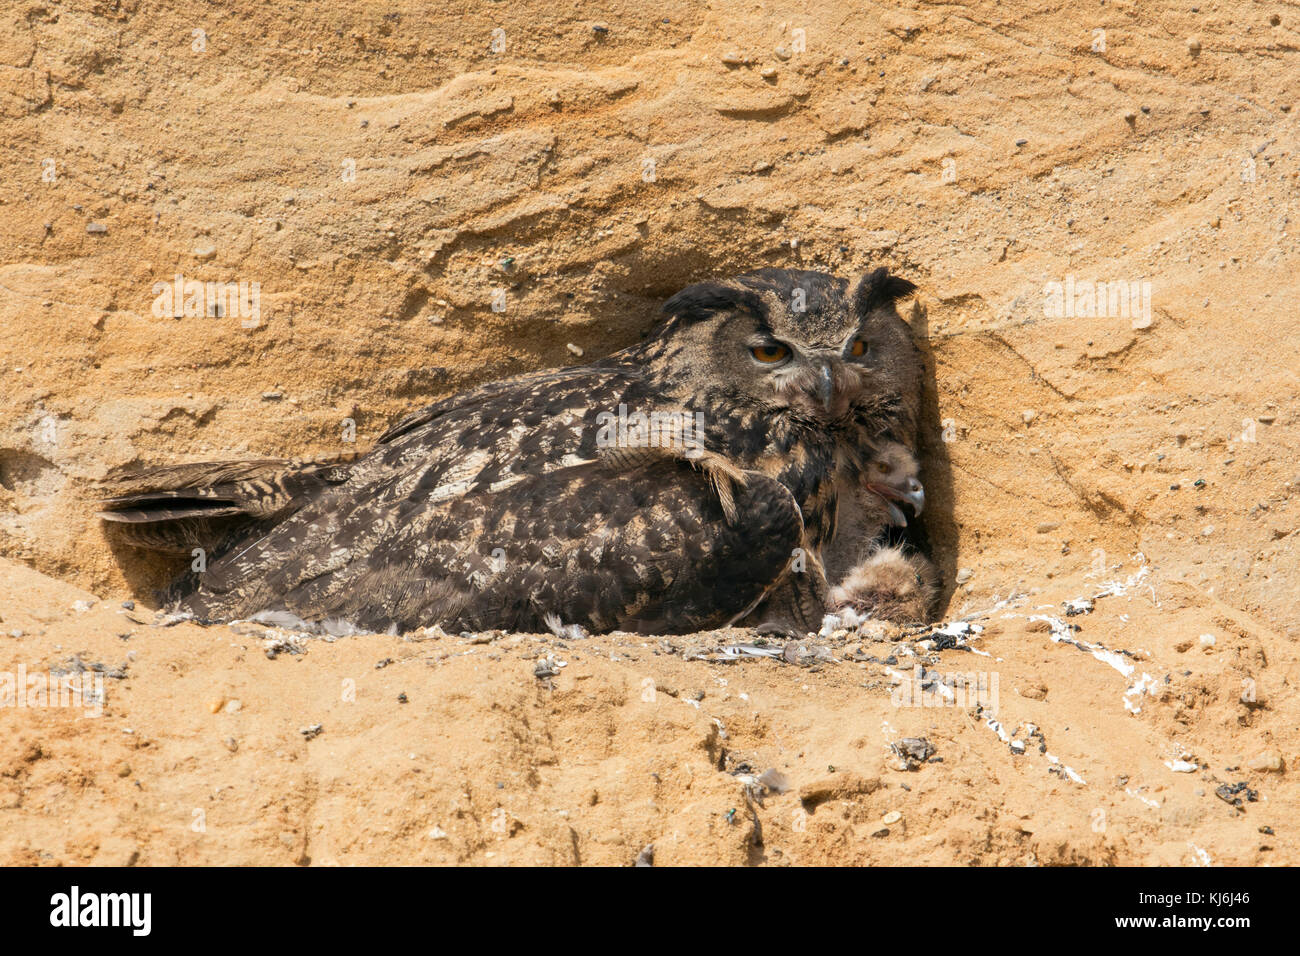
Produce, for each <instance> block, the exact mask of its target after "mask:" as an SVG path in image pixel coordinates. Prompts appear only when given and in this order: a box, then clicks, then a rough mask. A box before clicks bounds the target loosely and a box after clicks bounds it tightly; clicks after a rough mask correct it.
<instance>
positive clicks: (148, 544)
mask: <svg viewBox="0 0 1300 956" xmlns="http://www.w3.org/2000/svg"><path fill="white" fill-rule="evenodd" d="M358 457H359V456H358V455H357V454H349V455H344V456H339V457H335V458H329V459H316V460H302V459H284V458H262V459H255V460H249V461H222V462H194V463H192V464H182V465H166V466H163V467H161V468H150V469H140V470H135V469H123V470H119V471H117V472H116V473H111V474H110V475H109V476H108V477H107V478H106V479H105V481H104V483H103V486H102V490H103V491H105V492H107V493H108V495H107V496H106V497H104V498H101V499H100V500H99V504H100V505H101V507H102V509H103V510H101V511H100V512H99V517H100V518H102V519H104V520H105V521H108V522H112V523H113V524H114V525H116V526H118V530H119V532H120V534H121V537H122V538H123V539H124V540H125V541H126V543H128V544H132V545H135V546H137V547H142V548H147V549H149V550H153V551H173V552H187V551H189V550H190V549H191V548H194V547H206V546H209V545H211V544H213V543H215V541H216V539H219V538H221V537H222V536H224V535H225V534H228V533H229V532H230V531H231V530H233V529H234V528H235V527H239V526H242V525H245V524H248V523H250V522H253V521H260V520H264V519H268V518H281V517H284V516H285V515H288V514H290V513H292V512H294V511H297V510H298V509H299V508H301V507H302V506H303V505H304V504H305V503H306V502H307V501H310V500H311V499H312V498H314V497H315V496H316V495H317V494H319V493H320V492H321V491H322V490H324V489H325V488H328V487H329V486H331V485H336V484H340V483H342V482H344V481H346V480H347V478H348V474H349V472H350V466H351V463H352V462H353V461H355V460H356V459H357V458H358Z"/></svg>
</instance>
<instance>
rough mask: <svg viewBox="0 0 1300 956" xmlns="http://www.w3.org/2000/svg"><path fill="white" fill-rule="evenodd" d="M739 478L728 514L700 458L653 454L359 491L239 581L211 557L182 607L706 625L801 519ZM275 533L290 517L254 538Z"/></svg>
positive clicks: (775, 570) (657, 628)
mask: <svg viewBox="0 0 1300 956" xmlns="http://www.w3.org/2000/svg"><path fill="white" fill-rule="evenodd" d="M739 481H740V482H743V484H740V483H735V484H733V487H732V488H731V489H730V496H731V497H730V504H731V510H732V514H733V515H734V519H733V520H728V517H727V510H728V508H727V505H726V504H724V499H723V498H722V497H721V496H719V494H718V493H717V491H716V486H715V479H714V478H713V477H712V476H710V475H709V474H708V473H707V471H706V470H704V469H701V468H697V467H696V465H695V464H694V463H692V462H689V461H687V460H684V459H677V458H670V457H663V456H660V457H658V458H657V459H655V460H647V461H637V462H634V463H623V462H611V461H608V460H606V459H604V458H598V459H596V460H593V461H590V462H584V463H582V464H577V465H571V466H568V467H564V468H560V469H557V470H554V471H547V472H543V473H538V474H534V475H529V476H527V477H526V478H525V479H524V480H522V481H520V482H518V483H516V484H513V485H511V486H510V487H509V488H500V489H495V490H494V489H491V488H479V489H477V490H474V491H470V492H468V493H465V494H462V495H459V496H457V497H455V498H454V499H445V500H442V501H438V502H431V501H430V500H429V498H428V497H427V496H425V495H424V494H422V493H420V492H419V491H417V492H415V493H413V494H411V495H408V496H406V497H405V498H403V499H402V500H401V501H396V500H392V499H375V500H372V501H370V502H367V503H366V504H364V505H362V506H360V507H357V508H355V509H354V510H353V511H352V512H351V513H349V514H347V515H345V516H338V517H337V519H336V521H335V523H334V525H333V530H332V531H331V532H330V533H329V534H328V536H327V537H328V549H327V550H321V549H320V548H318V547H316V546H315V544H316V541H315V538H314V536H310V531H308V534H309V544H311V545H312V546H311V547H308V548H306V549H302V550H296V551H294V552H293V553H291V554H289V555H287V556H286V557H285V559H284V560H283V561H278V562H273V563H272V564H270V565H268V566H264V567H263V568H261V569H259V571H258V572H257V573H256V576H255V577H254V578H253V579H252V586H250V578H249V577H248V576H247V575H246V574H245V572H244V571H243V570H241V569H240V568H239V565H238V563H237V562H236V563H235V564H231V565H223V564H222V563H221V562H218V563H217V564H216V565H214V566H211V567H210V568H209V570H208V572H207V573H206V574H205V575H202V576H201V582H202V583H201V587H200V588H199V589H198V590H197V591H196V592H195V593H194V594H192V595H191V596H190V597H189V598H187V599H186V601H185V602H184V604H183V607H185V608H186V609H188V610H192V611H194V612H195V613H196V614H198V615H199V616H200V617H223V616H232V615H233V616H251V615H252V614H254V613H256V612H258V611H261V610H285V611H289V612H290V613H292V614H294V615H296V616H298V617H300V618H303V619H305V620H309V621H313V620H314V621H319V620H323V619H326V618H339V619H342V620H345V621H348V622H349V623H352V624H354V625H356V626H358V627H363V628H367V629H371V630H384V629H387V628H389V627H392V626H396V627H397V628H398V629H401V630H406V629H410V628H413V627H417V626H420V625H427V624H434V623H437V624H441V625H442V626H443V627H445V628H447V629H448V630H453V631H460V630H473V631H480V630H488V629H495V628H500V629H507V630H523V631H538V630H544V629H546V627H547V623H548V618H551V617H554V618H558V619H559V620H561V621H563V622H564V623H569V624H581V625H583V626H585V627H587V628H588V629H589V630H593V631H608V630H634V631H641V632H644V633H673V632H682V631H693V630H699V629H703V628H709V627H717V626H721V625H723V624H726V623H728V622H730V621H731V620H733V619H735V618H736V617H738V616H740V615H742V614H744V613H745V612H746V611H748V610H749V609H750V608H752V607H753V606H754V605H755V604H756V603H757V602H758V601H759V600H760V599H761V598H762V597H763V596H764V595H765V594H766V593H767V591H768V590H769V588H770V587H771V586H772V585H773V584H774V583H775V582H777V581H778V580H779V579H780V577H781V575H782V574H783V573H784V571H785V569H786V566H787V564H788V563H789V561H790V558H791V552H792V551H793V549H794V547H795V546H797V544H798V542H799V540H800V538H801V536H802V532H803V526H802V521H801V518H800V515H799V510H798V507H797V506H796V505H795V502H794V499H793V497H792V496H791V495H790V493H789V491H788V490H786V488H785V487H784V486H783V485H781V484H779V483H778V482H776V481H774V480H772V479H770V478H767V477H766V476H763V475H759V474H757V473H742V474H741V476H740V479H739ZM300 517H301V520H304V521H307V520H309V516H308V514H307V513H306V512H304V513H303V515H301V516H300ZM295 524H296V522H295ZM304 527H305V526H304ZM285 534H288V535H290V537H292V536H294V534H295V530H294V529H291V528H288V527H285V528H281V529H277V530H276V532H275V533H273V535H272V536H269V538H270V539H278V538H279V537H280V535H285ZM272 545H274V540H268V541H266V542H259V544H258V547H259V549H261V548H263V547H266V548H267V549H268V551H267V553H268V554H269V553H273V551H274V548H273V547H271V546H272Z"/></svg>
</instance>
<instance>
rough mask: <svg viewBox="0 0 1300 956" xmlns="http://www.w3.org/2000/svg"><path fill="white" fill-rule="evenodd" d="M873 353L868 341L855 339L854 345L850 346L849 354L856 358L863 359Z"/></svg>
mask: <svg viewBox="0 0 1300 956" xmlns="http://www.w3.org/2000/svg"><path fill="white" fill-rule="evenodd" d="M870 351H871V346H870V345H868V344H867V341H866V339H854V340H853V344H852V345H850V346H849V354H850V355H852V356H853V357H854V358H862V357H863V356H864V355H866V354H867V353H868V352H870Z"/></svg>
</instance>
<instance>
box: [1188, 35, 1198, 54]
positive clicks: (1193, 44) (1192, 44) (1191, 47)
mask: <svg viewBox="0 0 1300 956" xmlns="http://www.w3.org/2000/svg"><path fill="white" fill-rule="evenodd" d="M1187 52H1188V53H1190V54H1191V55H1192V56H1196V54H1198V53H1200V52H1201V41H1200V40H1198V39H1196V37H1192V38H1191V39H1189V40H1188V41H1187Z"/></svg>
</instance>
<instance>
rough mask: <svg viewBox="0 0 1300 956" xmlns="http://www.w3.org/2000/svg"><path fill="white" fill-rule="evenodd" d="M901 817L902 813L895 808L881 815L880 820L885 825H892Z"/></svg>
mask: <svg viewBox="0 0 1300 956" xmlns="http://www.w3.org/2000/svg"><path fill="white" fill-rule="evenodd" d="M901 819H903V815H902V814H901V813H900V812H898V811H897V810H890V811H889V812H888V813H886V814H885V815H884V816H883V817H881V818H880V822H881V823H883V824H884V825H885V826H887V827H892V826H893V825H894V824H895V823H897V822H898V821H899V820H901Z"/></svg>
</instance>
